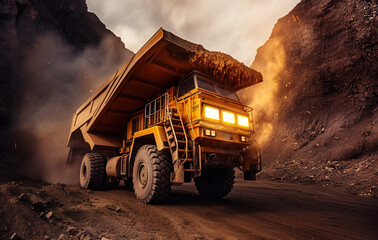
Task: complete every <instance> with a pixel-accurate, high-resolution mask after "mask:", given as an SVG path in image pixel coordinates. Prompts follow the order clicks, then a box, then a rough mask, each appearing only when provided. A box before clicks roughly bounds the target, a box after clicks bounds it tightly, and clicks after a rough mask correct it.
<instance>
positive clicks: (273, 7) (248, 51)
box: [87, 0, 299, 66]
mask: <svg viewBox="0 0 378 240" xmlns="http://www.w3.org/2000/svg"><path fill="white" fill-rule="evenodd" d="M298 2H299V0H284V1H282V0H233V1H230V0H106V1H104V0H87V5H88V9H89V11H91V12H94V13H95V14H96V15H97V16H98V17H99V18H100V20H101V21H102V22H103V23H104V24H105V25H106V27H107V28H108V29H110V30H111V31H112V32H114V33H115V34H116V35H117V36H119V37H121V39H122V41H123V42H124V43H125V46H126V48H128V49H130V50H132V51H133V52H137V51H138V50H139V48H141V47H142V46H143V44H144V43H145V42H147V40H148V39H149V38H150V37H151V36H152V35H153V34H154V33H155V32H156V31H157V30H158V29H159V28H160V27H163V28H164V29H166V30H168V31H170V32H172V33H174V34H175V35H177V36H179V37H181V38H184V39H186V40H189V41H191V42H194V43H198V44H201V45H203V46H204V47H205V48H206V49H208V50H212V51H221V52H224V53H227V54H230V55H231V56H233V57H234V58H236V59H237V60H239V61H241V62H243V63H244V64H246V65H247V66H249V65H251V64H252V61H253V60H254V58H255V55H256V50H257V48H258V47H260V46H262V45H263V44H264V43H265V42H266V41H267V40H268V38H269V36H270V34H271V32H272V29H273V26H274V24H275V23H276V22H277V20H278V19H279V18H280V17H283V16H285V15H286V14H287V13H289V12H290V10H291V9H293V8H294V7H295V5H296V4H297V3H298Z"/></svg>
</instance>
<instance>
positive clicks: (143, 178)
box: [138, 164, 148, 188]
mask: <svg viewBox="0 0 378 240" xmlns="http://www.w3.org/2000/svg"><path fill="white" fill-rule="evenodd" d="M147 180H148V171H147V167H146V165H145V164H141V165H139V168H138V183H139V185H140V186H141V187H142V188H144V187H145V186H146V185H147Z"/></svg>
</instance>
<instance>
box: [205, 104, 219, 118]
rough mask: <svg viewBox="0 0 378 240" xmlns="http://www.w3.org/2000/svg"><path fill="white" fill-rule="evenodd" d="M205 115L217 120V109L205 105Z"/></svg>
mask: <svg viewBox="0 0 378 240" xmlns="http://www.w3.org/2000/svg"><path fill="white" fill-rule="evenodd" d="M205 117H207V118H210V119H214V120H219V109H218V108H214V107H210V106H205Z"/></svg>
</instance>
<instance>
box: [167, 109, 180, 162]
mask: <svg viewBox="0 0 378 240" xmlns="http://www.w3.org/2000/svg"><path fill="white" fill-rule="evenodd" d="M168 116H169V117H168V120H169V123H170V126H171V128H172V129H171V131H172V136H173V137H174V141H175V144H176V151H177V156H178V154H179V151H178V147H179V146H178V141H177V137H176V132H175V128H174V127H173V123H172V109H171V108H169V113H168ZM177 160H178V157H177ZM173 163H175V162H173Z"/></svg>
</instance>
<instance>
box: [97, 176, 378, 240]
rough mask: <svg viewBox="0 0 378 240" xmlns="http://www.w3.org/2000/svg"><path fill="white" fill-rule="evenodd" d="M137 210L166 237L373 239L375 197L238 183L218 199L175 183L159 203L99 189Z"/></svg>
mask: <svg viewBox="0 0 378 240" xmlns="http://www.w3.org/2000/svg"><path fill="white" fill-rule="evenodd" d="M96 195H98V196H100V197H101V198H104V199H111V200H113V201H116V202H119V204H122V207H123V208H125V209H128V211H136V213H137V215H138V216H139V218H140V220H141V221H142V222H143V225H145V226H150V227H151V230H153V231H156V232H159V231H161V234H163V235H164V236H165V237H168V238H169V237H173V238H189V239H192V238H194V237H198V238H201V237H205V238H211V239H215V238H218V239H376V237H377V233H378V228H377V220H378V211H377V210H378V205H377V203H378V202H377V200H376V199H365V198H360V197H354V196H351V195H349V194H343V193H335V192H331V191H325V189H323V188H318V187H312V186H306V185H298V184H295V185H294V184H287V183H277V182H271V181H259V182H244V181H237V183H236V185H235V188H234V189H233V192H232V193H231V194H230V195H229V196H228V197H227V198H225V199H222V200H218V201H210V200H204V199H202V198H201V197H200V196H198V194H197V192H196V191H195V188H194V187H193V186H192V185H191V184H185V185H183V186H180V187H174V189H173V191H172V195H171V197H170V199H169V201H168V202H167V203H166V204H164V205H160V206H151V205H148V206H146V205H144V204H141V203H138V202H136V201H135V199H134V195H133V194H132V192H127V191H121V190H116V191H108V192H97V193H96Z"/></svg>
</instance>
